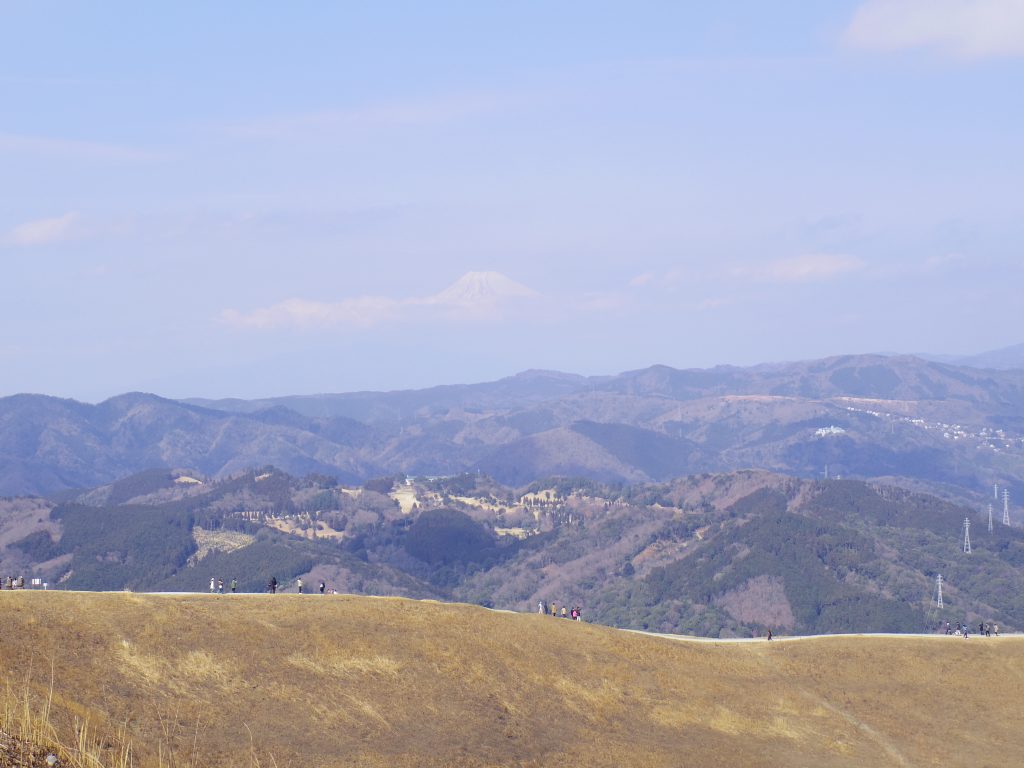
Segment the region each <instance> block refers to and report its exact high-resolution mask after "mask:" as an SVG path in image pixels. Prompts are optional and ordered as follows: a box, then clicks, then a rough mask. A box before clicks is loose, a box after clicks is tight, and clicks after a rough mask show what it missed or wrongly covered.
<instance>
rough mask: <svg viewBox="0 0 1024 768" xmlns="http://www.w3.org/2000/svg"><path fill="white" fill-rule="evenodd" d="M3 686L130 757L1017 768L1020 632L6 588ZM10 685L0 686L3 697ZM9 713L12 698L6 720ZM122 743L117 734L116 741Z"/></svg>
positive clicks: (1020, 748)
mask: <svg viewBox="0 0 1024 768" xmlns="http://www.w3.org/2000/svg"><path fill="white" fill-rule="evenodd" d="M0 615H2V617H3V621H0V647H3V648H4V649H5V652H4V654H2V655H0V676H2V679H3V680H4V681H5V682H7V683H8V686H7V691H8V693H7V695H8V696H11V695H14V696H20V695H23V693H24V692H25V691H29V692H30V698H31V699H32V701H33V702H34V705H35V706H38V707H42V706H43V703H44V702H45V700H46V698H47V695H48V691H49V688H50V684H51V683H50V681H51V670H52V680H53V702H54V703H53V709H52V714H51V720H53V722H54V724H55V725H56V726H57V727H58V729H59V730H60V731H61V732H62V733H69V732H70V730H71V729H72V727H73V721H74V719H75V718H76V717H77V718H79V719H81V718H83V717H88V718H89V720H90V722H91V724H92V730H93V733H94V734H96V737H97V738H98V739H101V740H102V739H109V740H110V743H112V744H113V743H116V742H117V739H116V733H117V730H118V729H119V728H122V727H123V728H124V729H125V736H126V737H127V738H129V739H130V740H131V743H132V745H133V749H134V755H135V763H134V764H135V765H136V766H155V765H157V764H158V760H159V759H160V757H159V756H160V754H162V755H163V760H164V764H165V765H168V764H172V762H173V761H169V760H168V755H177V756H178V757H177V762H173V764H187V765H202V766H205V767H206V768H214V767H216V766H250V765H255V764H256V762H255V761H256V760H258V761H259V764H261V765H264V766H266V765H275V764H276V765H279V766H286V765H293V766H300V765H301V766H318V767H320V768H324V767H326V766H363V767H368V766H615V767H616V768H619V767H621V766H666V767H668V766H672V767H673V768H675V767H676V766H681V765H694V766H787V767H790V766H796V767H800V766H806V767H807V768H810V767H811V766H814V767H815V768H834V767H837V766H849V767H850V768H853V767H854V766H857V767H858V768H859V767H860V766H876V767H877V766H940V765H941V766H968V765H970V766H973V765H993V766H994V765H1005V766H1013V765H1019V764H1020V755H1021V754H1022V753H1024V733H1022V731H1021V729H1020V727H1019V723H1018V720H1019V718H1018V717H1017V709H1016V707H1015V705H1014V702H1015V701H1017V697H1018V695H1019V692H1020V690H1021V689H1022V687H1024V638H1020V637H1002V638H977V637H975V638H971V639H970V640H961V639H958V638H947V637H870V636H868V637H826V638H817V639H807V640H801V641H799V642H771V643H769V642H765V641H760V642H732V643H730V642H720V641H703V642H688V641H679V640H673V639H666V638H661V637H653V636H646V635H640V634H634V633H629V632H622V631H618V630H613V629H609V628H606V627H600V626H592V625H587V624H580V623H576V622H571V621H565V620H562V619H553V618H550V617H544V616H537V615H532V614H514V613H504V612H494V611H487V610H484V609H482V608H477V607H472V606H465V605H445V604H439V603H433V602H415V601H409V600H401V599H392V598H365V597H351V596H326V597H321V596H319V595H311V596H298V595H276V596H270V595H219V596H218V595H187V596H170V595H135V594H126V593H118V594H113V593H107V594H86V593H65V592H48V593H44V592H29V591H24V592H13V593H12V592H3V593H0ZM3 694H4V689H3V688H2V687H0V695H3ZM0 709H2V707H0ZM108 734H110V735H108Z"/></svg>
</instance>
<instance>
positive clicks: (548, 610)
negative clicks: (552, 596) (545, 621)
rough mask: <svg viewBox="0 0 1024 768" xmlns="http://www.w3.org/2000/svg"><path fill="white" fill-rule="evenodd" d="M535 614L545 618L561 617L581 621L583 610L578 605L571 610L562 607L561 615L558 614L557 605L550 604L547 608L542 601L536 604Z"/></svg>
mask: <svg viewBox="0 0 1024 768" xmlns="http://www.w3.org/2000/svg"><path fill="white" fill-rule="evenodd" d="M537 613H540V614H543V615H545V616H548V615H551V616H554V617H556V618H557V617H559V616H560V617H561V618H563V619H572V620H573V621H583V609H582V608H580V607H579V606H578V605H577V606H574V607H573V608H569V607H567V606H564V605H563V606H562V609H561V613H559V609H558V605H556V604H555V603H551V605H550V606H549V605H548V604H547V603H545V602H544V601H543V600H541V601H539V602H538V603H537Z"/></svg>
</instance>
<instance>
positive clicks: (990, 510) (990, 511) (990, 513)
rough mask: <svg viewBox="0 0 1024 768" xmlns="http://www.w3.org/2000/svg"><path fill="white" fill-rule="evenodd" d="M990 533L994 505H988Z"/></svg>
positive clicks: (990, 531) (990, 530)
mask: <svg viewBox="0 0 1024 768" xmlns="http://www.w3.org/2000/svg"><path fill="white" fill-rule="evenodd" d="M988 532H989V533H992V505H991V504H989V505H988Z"/></svg>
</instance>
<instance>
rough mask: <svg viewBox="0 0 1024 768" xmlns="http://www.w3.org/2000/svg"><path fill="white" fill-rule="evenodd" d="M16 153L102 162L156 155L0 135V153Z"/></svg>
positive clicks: (120, 147)
mask: <svg viewBox="0 0 1024 768" xmlns="http://www.w3.org/2000/svg"><path fill="white" fill-rule="evenodd" d="M4 152H16V153H18V154H31V155H38V156H42V157H48V158H51V157H52V158H74V159H82V160H105V161H115V160H116V161H151V160H156V159H159V156H158V155H156V154H154V153H152V152H148V151H146V150H142V149H139V148H137V147H130V146H123V145H120V144H107V143H104V142H95V141H80V140H78V139H63V138H53V137H50V136H27V135H24V134H17V133H0V153H4Z"/></svg>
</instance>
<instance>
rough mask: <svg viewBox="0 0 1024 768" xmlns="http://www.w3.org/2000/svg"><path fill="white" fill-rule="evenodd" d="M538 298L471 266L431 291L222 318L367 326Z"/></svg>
mask: <svg viewBox="0 0 1024 768" xmlns="http://www.w3.org/2000/svg"><path fill="white" fill-rule="evenodd" d="M538 298H540V294H538V293H537V292H536V291H534V290H533V289H531V288H528V287H526V286H525V285H522V284H521V283H517V282H516V281H515V280H512V279H511V278H509V277H506V276H505V275H502V274H500V273H498V272H468V273H466V274H465V275H463V276H462V277H461V278H459V279H458V280H457V281H456V282H454V283H453V284H452V285H450V286H448V287H447V288H445V289H444V290H442V291H440V292H438V293H435V294H431V295H427V296H414V297H408V298H392V297H388V296H355V297H349V298H344V299H341V300H339V301H336V302H321V301H311V300H307V299H297V298H296V299H288V300H286V301H282V302H279V303H277V304H274V305H272V306H269V307H262V308H259V309H255V310H252V311H251V312H240V311H238V310H235V309H226V310H224V311H223V312H222V313H221V320H222V321H223V322H225V323H227V324H228V325H231V326H234V327H236V328H247V329H257V330H272V329H279V328H292V329H310V330H317V329H319V330H326V329H345V328H351V329H366V328H372V327H374V326H378V325H381V324H384V323H389V322H390V323H402V322H415V321H417V320H420V319H423V318H425V317H430V316H435V317H437V316H439V317H442V318H444V319H449V320H472V321H479V320H486V319H489V318H490V319H493V318H496V317H500V316H501V315H502V313H503V312H504V310H505V309H506V308H507V307H509V306H510V305H512V304H513V303H515V302H517V301H522V300H532V299H538Z"/></svg>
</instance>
